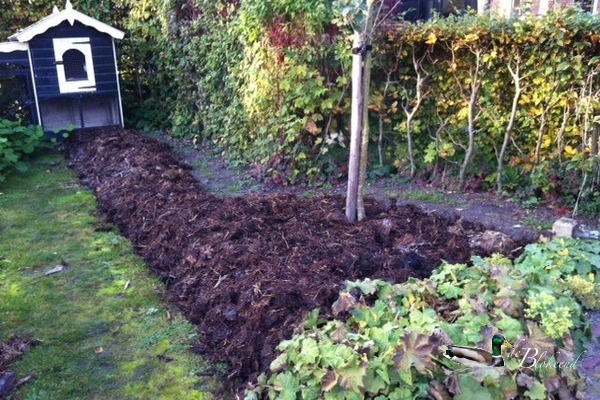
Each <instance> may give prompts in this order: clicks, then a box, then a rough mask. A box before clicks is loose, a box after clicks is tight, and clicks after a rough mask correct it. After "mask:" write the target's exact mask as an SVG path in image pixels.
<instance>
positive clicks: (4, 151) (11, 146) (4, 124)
mask: <svg viewBox="0 0 600 400" xmlns="http://www.w3.org/2000/svg"><path fill="white" fill-rule="evenodd" d="M43 137H44V131H43V130H42V128H41V126H32V125H30V126H24V125H23V124H22V123H21V121H10V120H6V119H3V120H0V182H2V181H4V180H5V174H6V171H9V170H10V169H13V168H15V169H17V170H19V171H26V170H27V164H25V163H24V162H23V161H22V159H23V157H24V156H25V155H27V154H31V153H33V151H34V150H35V149H36V147H38V146H39V145H40V143H41V141H42V138H43Z"/></svg>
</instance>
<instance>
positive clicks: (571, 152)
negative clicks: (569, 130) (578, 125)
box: [565, 146, 577, 158]
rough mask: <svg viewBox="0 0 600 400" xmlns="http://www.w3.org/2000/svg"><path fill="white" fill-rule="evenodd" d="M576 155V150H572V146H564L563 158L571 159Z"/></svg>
mask: <svg viewBox="0 0 600 400" xmlns="http://www.w3.org/2000/svg"><path fill="white" fill-rule="evenodd" d="M576 154H577V149H574V148H573V146H565V156H566V157H568V158H572V157H574V156H575V155H576Z"/></svg>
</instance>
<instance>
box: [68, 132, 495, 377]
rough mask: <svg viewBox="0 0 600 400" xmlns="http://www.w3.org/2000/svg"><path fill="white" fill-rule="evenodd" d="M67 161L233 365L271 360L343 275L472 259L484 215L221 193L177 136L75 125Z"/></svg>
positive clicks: (237, 372)
mask: <svg viewBox="0 0 600 400" xmlns="http://www.w3.org/2000/svg"><path fill="white" fill-rule="evenodd" d="M67 148H68V156H69V160H70V165H71V166H72V167H73V168H75V170H76V171H77V173H78V174H79V177H80V179H81V181H82V182H83V183H84V184H85V185H86V186H88V187H89V188H90V189H92V190H93V191H94V192H95V194H96V196H97V198H98V207H99V209H100V210H101V211H102V212H103V213H104V214H105V215H106V216H107V218H108V220H110V221H112V222H114V223H115V224H116V225H117V226H118V228H119V229H120V230H121V232H122V233H123V234H124V235H125V236H126V237H128V238H129V239H130V240H131V241H132V243H133V244H134V246H135V248H136V251H137V252H138V253H139V254H140V255H141V256H142V257H143V258H144V259H145V260H146V262H147V264H148V266H149V267H150V268H151V269H152V270H153V271H154V272H155V273H156V274H158V275H159V276H160V277H161V278H162V279H163V281H164V282H165V284H166V287H167V293H168V296H169V299H170V300H172V301H173V302H175V303H176V304H177V305H178V306H179V307H180V308H181V309H182V311H183V312H184V314H185V315H186V316H187V317H188V319H189V320H190V321H192V322H193V323H195V324H196V325H197V326H198V328H199V330H200V332H201V334H202V336H201V343H200V344H199V346H198V349H199V350H200V351H202V352H203V353H205V354H207V355H208V356H209V357H210V358H211V359H212V360H215V361H224V362H226V363H227V364H228V365H229V366H230V370H229V371H230V372H229V377H230V378H234V377H235V378H239V379H241V380H246V379H251V378H253V377H255V376H256V375H257V374H258V373H259V372H262V371H264V370H266V369H267V368H268V366H269V363H270V362H271V361H272V359H273V358H274V351H275V346H276V345H277V344H278V343H279V342H280V341H281V340H282V339H285V338H289V337H290V336H291V334H292V332H293V330H294V328H295V327H297V326H298V324H299V323H300V322H301V321H302V319H303V317H304V316H305V315H306V313H307V312H309V311H311V310H313V309H315V308H319V307H321V308H322V309H323V310H329V308H330V307H329V306H330V305H331V304H332V303H333V301H334V300H335V298H336V294H337V293H338V291H339V289H340V287H341V286H342V285H343V282H344V281H345V280H354V279H359V278H365V277H371V278H382V279H386V280H389V281H393V282H402V281H405V280H406V279H407V278H408V277H410V276H417V277H425V276H429V275H430V273H431V270H432V269H433V268H435V267H437V266H438V265H439V264H440V261H441V260H442V259H444V260H447V261H449V262H468V261H469V259H470V257H471V255H472V251H471V248H470V246H469V235H470V234H472V233H473V232H475V231H481V230H482V229H483V227H482V226H480V225H477V224H474V223H466V222H465V221H464V220H462V219H460V218H459V215H458V214H456V213H453V212H448V211H445V212H444V213H438V212H426V211H423V210H422V209H421V208H418V207H416V206H411V205H399V204H398V203H396V202H393V201H390V200H385V199H384V200H375V199H367V201H366V204H367V217H368V218H367V220H366V221H364V222H361V223H359V224H355V225H350V224H348V223H346V220H345V216H344V214H343V207H344V200H343V197H341V196H318V197H314V198H304V197H298V196H295V195H294V194H287V193H283V194H266V195H247V196H245V197H230V198H221V197H217V196H215V195H213V194H210V193H208V192H207V191H206V190H205V188H204V187H203V186H202V185H201V184H200V183H199V181H198V180H196V179H195V178H194V177H193V176H192V175H191V174H190V167H189V166H186V165H185V164H182V163H180V162H179V161H178V160H177V159H176V158H175V156H174V155H173V153H172V152H171V150H170V148H169V147H168V146H167V145H166V144H164V143H161V142H159V141H158V140H155V139H151V138H148V137H145V136H142V135H139V134H136V133H134V132H129V131H125V130H122V129H117V128H107V129H95V130H89V131H82V132H78V133H76V134H74V135H73V136H72V138H71V139H70V142H69V143H68V146H67Z"/></svg>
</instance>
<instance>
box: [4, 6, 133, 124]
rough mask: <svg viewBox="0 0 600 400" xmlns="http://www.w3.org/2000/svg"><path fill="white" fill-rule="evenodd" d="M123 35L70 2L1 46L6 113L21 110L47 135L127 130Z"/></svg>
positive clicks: (19, 32) (12, 36)
mask: <svg viewBox="0 0 600 400" xmlns="http://www.w3.org/2000/svg"><path fill="white" fill-rule="evenodd" d="M123 36H124V33H123V32H122V31H120V30H118V29H116V28H113V27H111V26H109V25H107V24H105V23H102V22H100V21H98V20H96V19H94V18H92V17H89V16H87V15H85V14H83V13H81V12H79V11H76V10H74V9H73V6H72V5H71V2H70V1H69V0H67V3H66V5H65V9H64V10H62V11H59V10H58V9H57V8H56V7H55V8H54V11H53V13H52V14H51V15H49V16H47V17H45V18H43V19H42V20H40V21H38V22H36V23H34V24H33V25H30V26H28V27H26V28H24V29H22V30H20V31H18V32H17V33H15V34H13V35H11V36H10V37H9V38H8V40H9V41H8V42H4V43H0V79H2V80H1V81H0V82H2V84H1V85H0V89H2V93H1V95H2V98H3V100H2V106H3V108H4V109H5V110H4V111H5V112H6V109H10V108H11V107H13V108H20V109H21V111H22V112H23V113H24V114H27V115H28V117H29V119H30V122H31V123H34V124H39V125H42V127H43V128H44V130H45V131H46V132H53V131H60V130H64V129H68V128H91V127H100V126H114V125H117V126H123V108H122V102H121V91H120V86H119V76H118V67H117V56H116V40H120V39H122V38H123ZM7 92H8V93H7ZM11 95H12V98H11ZM7 99H8V100H7ZM0 117H2V116H0Z"/></svg>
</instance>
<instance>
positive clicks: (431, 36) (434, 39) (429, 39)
mask: <svg viewBox="0 0 600 400" xmlns="http://www.w3.org/2000/svg"><path fill="white" fill-rule="evenodd" d="M435 42H437V36H436V35H435V33H433V32H430V33H429V35H428V36H427V40H426V41H425V43H427V44H431V45H433V44H435Z"/></svg>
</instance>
